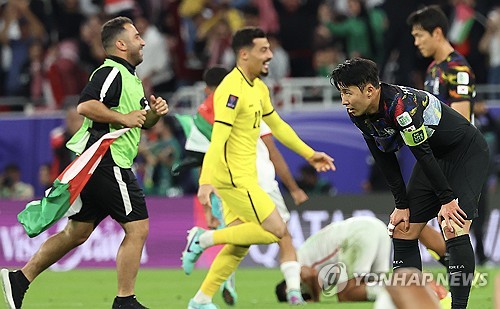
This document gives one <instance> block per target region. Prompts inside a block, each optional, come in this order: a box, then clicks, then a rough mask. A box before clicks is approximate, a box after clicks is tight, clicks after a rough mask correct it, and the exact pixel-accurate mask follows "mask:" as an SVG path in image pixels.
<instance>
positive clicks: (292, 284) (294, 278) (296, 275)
mask: <svg viewBox="0 0 500 309" xmlns="http://www.w3.org/2000/svg"><path fill="white" fill-rule="evenodd" d="M280 269H281V272H282V273H283V277H285V282H286V290H287V291H289V290H299V291H300V263H299V262H297V261H290V262H284V263H282V264H281V265H280Z"/></svg>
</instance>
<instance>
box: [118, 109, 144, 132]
mask: <svg viewBox="0 0 500 309" xmlns="http://www.w3.org/2000/svg"><path fill="white" fill-rule="evenodd" d="M146 114H147V111H146V110H144V109H141V110H136V111H131V112H130V113H128V114H124V115H123V118H124V119H123V125H124V126H125V127H127V128H142V126H143V125H144V122H145V121H146Z"/></svg>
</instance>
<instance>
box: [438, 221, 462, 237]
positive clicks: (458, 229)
mask: <svg viewBox="0 0 500 309" xmlns="http://www.w3.org/2000/svg"><path fill="white" fill-rule="evenodd" d="M450 221H451V228H453V232H452V231H451V230H450V228H449V227H448V226H447V224H446V221H444V220H443V221H442V222H441V229H442V230H443V234H444V238H445V239H451V238H455V237H458V236H462V235H465V234H467V231H466V230H465V229H464V228H463V227H460V226H459V225H458V224H456V223H455V222H454V221H452V220H450Z"/></svg>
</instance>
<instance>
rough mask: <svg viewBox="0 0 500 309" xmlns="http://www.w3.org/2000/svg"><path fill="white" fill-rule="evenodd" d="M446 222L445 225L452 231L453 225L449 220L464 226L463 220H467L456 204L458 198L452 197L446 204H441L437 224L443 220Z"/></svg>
mask: <svg viewBox="0 0 500 309" xmlns="http://www.w3.org/2000/svg"><path fill="white" fill-rule="evenodd" d="M443 220H444V221H445V223H446V227H447V228H448V229H449V230H450V232H452V233H453V226H452V225H451V220H452V221H453V222H455V223H456V224H457V225H458V226H459V227H464V225H465V221H466V220H467V214H466V213H465V212H464V211H463V210H462V209H461V208H460V206H458V200H457V199H454V200H453V201H451V202H449V203H448V204H444V205H442V206H441V210H439V213H438V221H439V225H441V223H442V222H443Z"/></svg>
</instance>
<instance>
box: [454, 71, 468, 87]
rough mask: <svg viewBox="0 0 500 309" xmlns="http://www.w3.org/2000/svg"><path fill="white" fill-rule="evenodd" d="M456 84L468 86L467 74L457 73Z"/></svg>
mask: <svg viewBox="0 0 500 309" xmlns="http://www.w3.org/2000/svg"><path fill="white" fill-rule="evenodd" d="M457 84H461V85H468V84H469V73H467V72H458V73H457Z"/></svg>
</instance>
